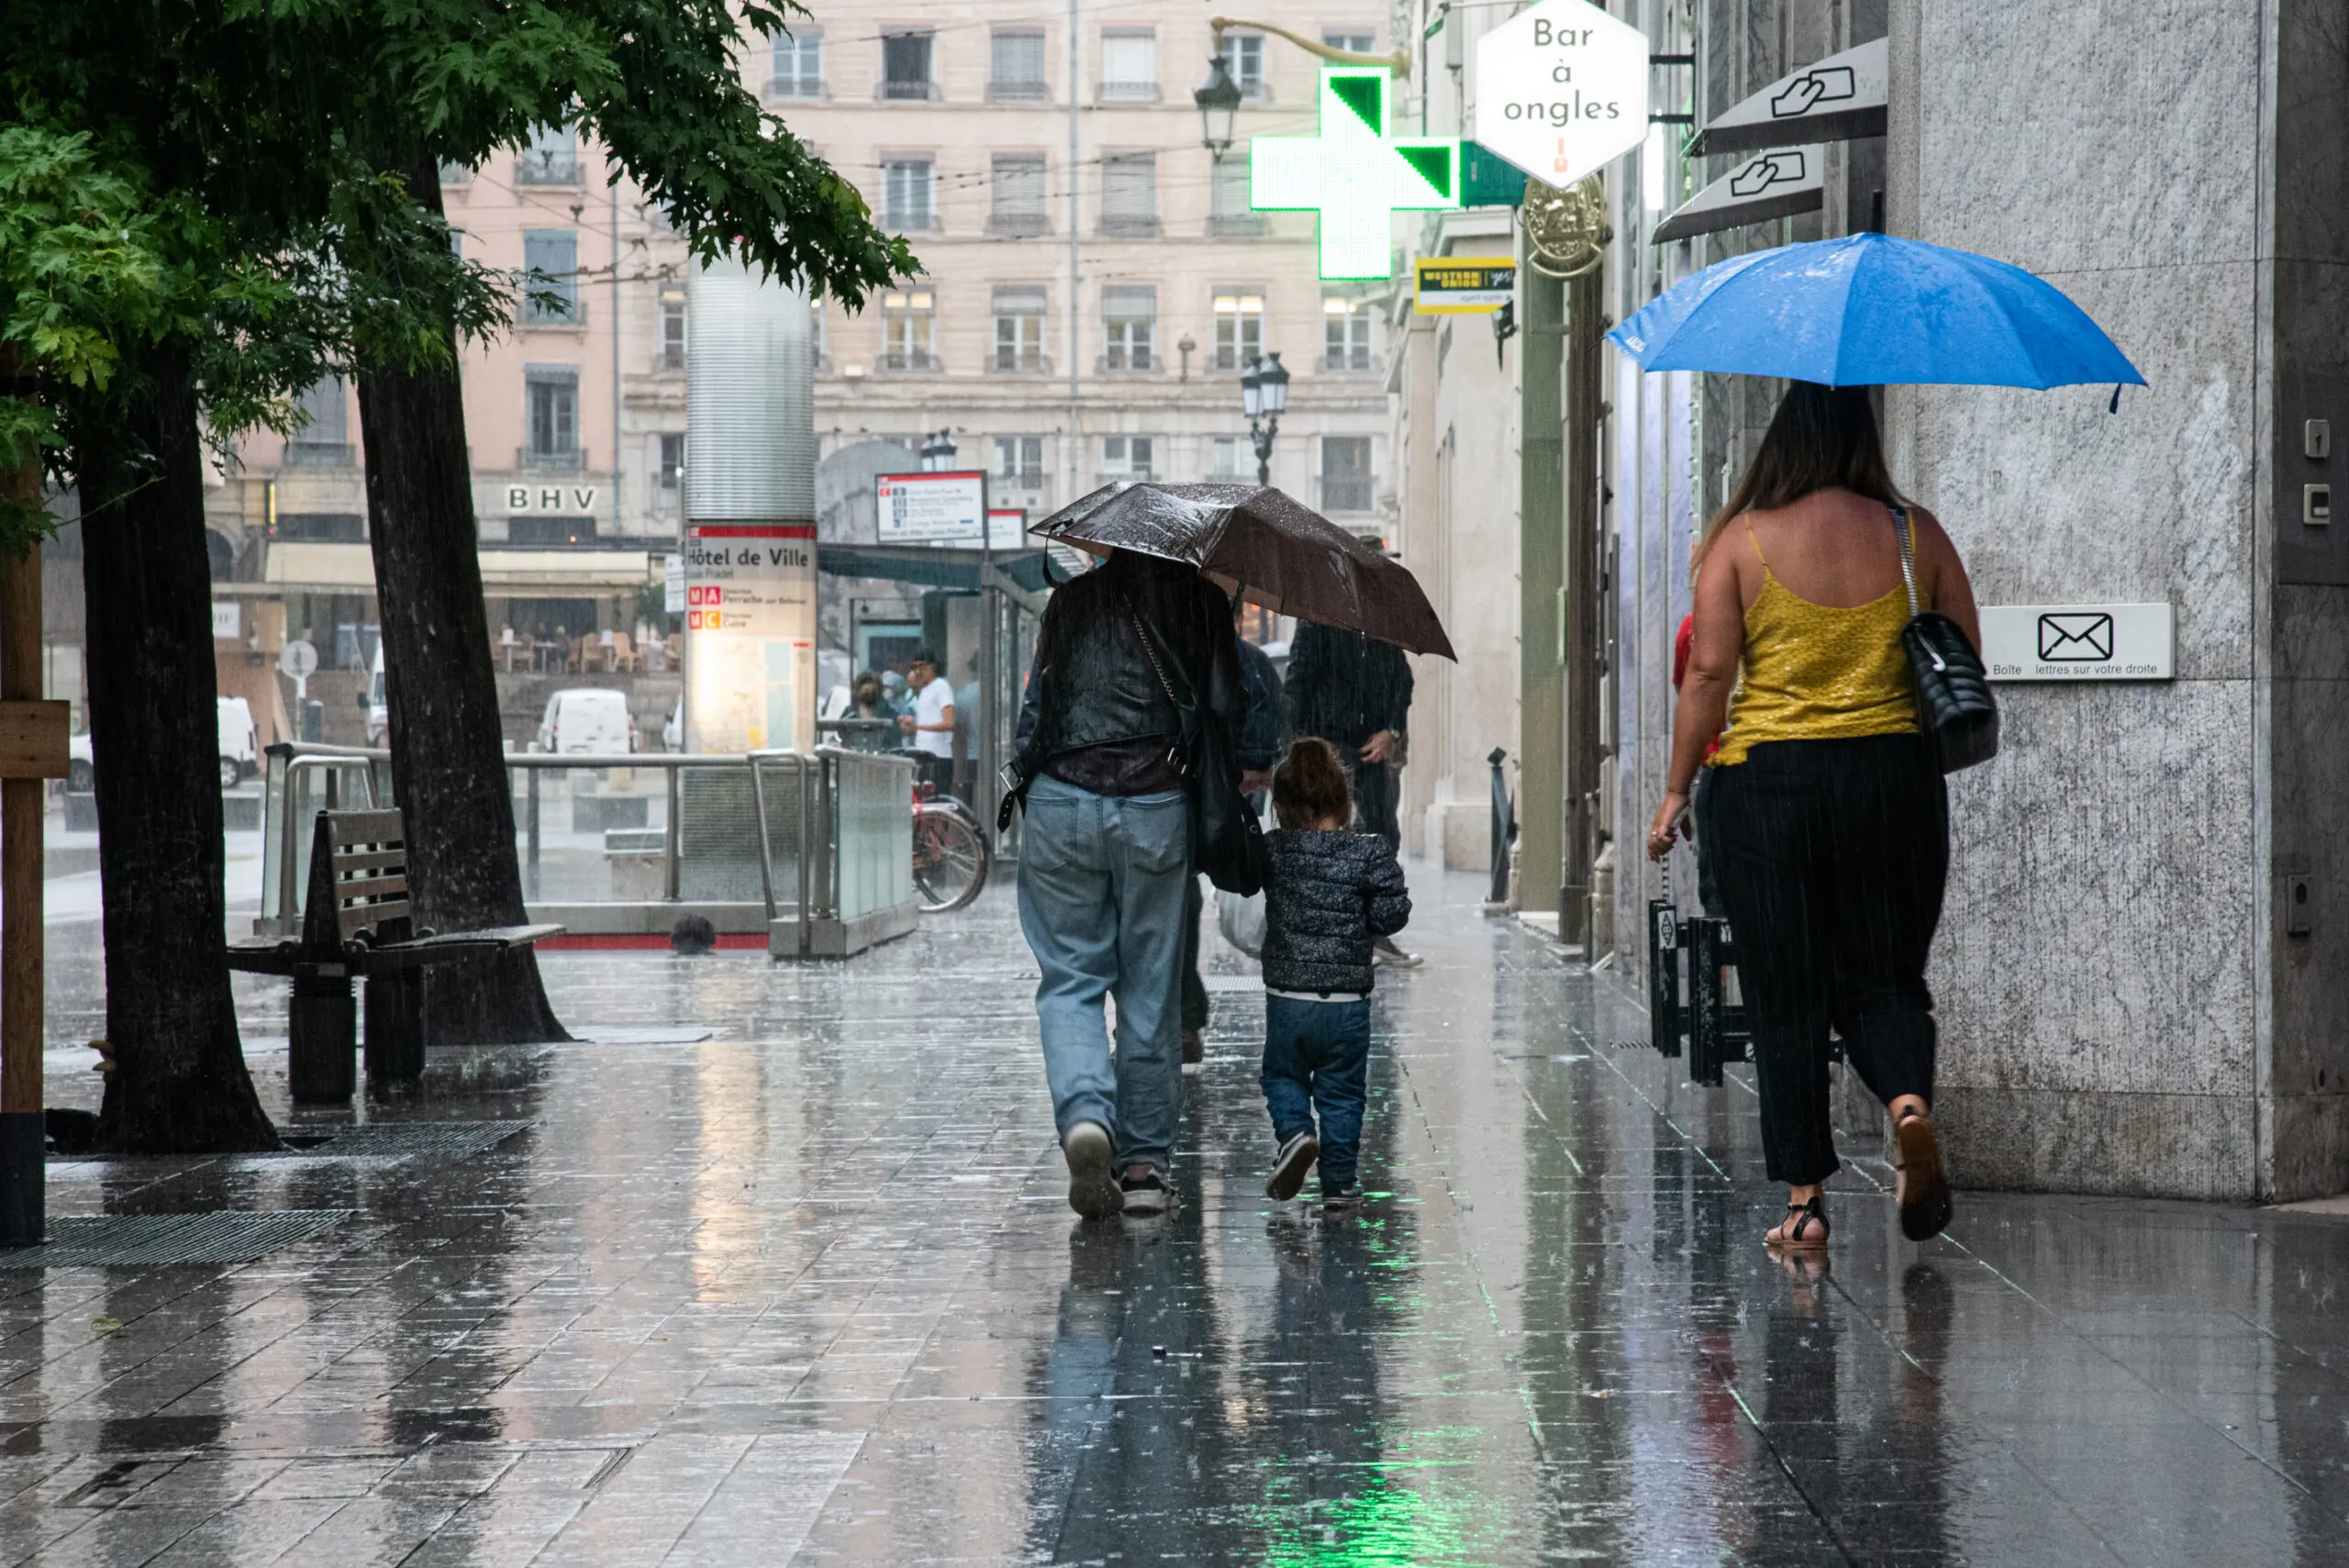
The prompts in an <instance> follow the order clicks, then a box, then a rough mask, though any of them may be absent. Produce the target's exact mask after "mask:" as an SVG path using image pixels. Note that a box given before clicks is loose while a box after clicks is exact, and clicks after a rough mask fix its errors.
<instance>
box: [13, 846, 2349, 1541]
mask: <svg viewBox="0 0 2349 1568" xmlns="http://www.w3.org/2000/svg"><path fill="white" fill-rule="evenodd" d="M1413 876H1414V880H1415V883H1416V884H1417V891H1418V896H1419V918H1418V920H1417V922H1416V923H1415V925H1414V927H1413V929H1412V930H1411V931H1410V933H1409V934H1408V939H1407V940H1408V941H1409V942H1410V943H1411V944H1412V945H1413V946H1415V947H1417V948H1419V950H1421V951H1424V952H1426V953H1427V954H1428V955H1429V962H1428V963H1427V965H1426V967H1424V968H1423V969H1420V970H1418V971H1416V972H1411V973H1399V974H1389V975H1388V976H1386V979H1385V980H1384V981H1383V983H1382V995H1381V998H1380V1000H1379V1002H1378V1004H1377V1009H1376V1013H1375V1029H1376V1034H1377V1045H1376V1051H1375V1056H1374V1059H1373V1068H1372V1080H1371V1082H1372V1096H1373V1101H1372V1115H1371V1119H1370V1127H1369V1132H1368V1135H1367V1140H1366V1150H1365V1160H1364V1167H1365V1169H1364V1176H1365V1183H1366V1185H1367V1186H1368V1187H1369V1188H1370V1191H1371V1194H1372V1195H1371V1197H1370V1200H1369V1201H1368V1203H1367V1204H1366V1205H1365V1207H1364V1208H1363V1210H1362V1211H1361V1213H1360V1214H1359V1216H1358V1217H1355V1218H1348V1219H1343V1220H1338V1221H1333V1222H1325V1221H1324V1220H1323V1219H1322V1218H1321V1217H1320V1216H1319V1212H1318V1211H1316V1210H1312V1209H1308V1208H1306V1207H1302V1206H1297V1205H1292V1206H1288V1207H1286V1208H1282V1207H1276V1206H1275V1205H1274V1204H1272V1203H1270V1202H1268V1201H1267V1200H1266V1199H1264V1197H1263V1196H1262V1195H1261V1193H1262V1183H1263V1173H1264V1164H1265V1162H1266V1158H1267V1156H1268V1155H1269V1153H1270V1137H1269V1132H1268V1129H1267V1128H1266V1126H1265V1125H1264V1116H1263V1112H1262V1109H1261V1106H1260V1103H1259V1099H1258V1095H1257V1090H1256V1087H1255V1070H1254V1060H1253V1059H1254V1052H1255V1041H1256V1040H1257V1035H1258V1030H1259V1029H1261V1027H1262V1020H1263V1002H1262V999H1261V995H1259V994H1256V993H1253V992H1252V990H1251V986H1252V981H1250V980H1249V979H1248V977H1247V976H1246V974H1245V973H1244V970H1245V968H1246V965H1245V962H1244V961H1241V960H1240V959H1238V958H1237V956H1236V955H1234V954H1231V953H1230V952H1228V951H1221V952H1219V953H1218V954H1217V956H1216V957H1215V958H1214V959H1213V961H1212V964H1213V967H1214V969H1215V970H1216V971H1218V973H1217V974H1216V976H1215V977H1214V979H1213V980H1212V982H1211V984H1213V986H1214V1000H1215V1005H1216V1009H1217V1013H1216V1019H1215V1023H1214V1026H1213V1031H1212V1037H1211V1041H1210V1046H1209V1055H1208V1062H1207V1068H1206V1072H1205V1073H1204V1074H1203V1075H1202V1076H1201V1077H1200V1078H1199V1079H1197V1080H1196V1081H1195V1082H1194V1083H1193V1084H1191V1086H1190V1089H1189V1092H1188V1110H1187V1114H1186V1124H1185V1134H1184V1147H1183V1153H1182V1154H1181V1157H1180V1158H1179V1160H1178V1162H1177V1163H1178V1170H1177V1173H1176V1183H1175V1184H1176V1186H1177V1188H1178V1191H1179V1194H1180V1198H1181V1204H1180V1208H1179V1210H1178V1212H1177V1213H1176V1214H1175V1216H1174V1217H1173V1218H1169V1219H1166V1220H1163V1221H1152V1222H1141V1221H1119V1222H1114V1223H1110V1224H1107V1225H1086V1224H1084V1223H1082V1222H1080V1221H1078V1220H1077V1219H1076V1218H1075V1217H1074V1215H1072V1214H1071V1213H1070V1212H1069V1210H1068V1208H1067V1207H1066V1205H1065V1202H1064V1197H1063V1177H1062V1173H1061V1168H1060V1164H1059V1162H1058V1159H1057V1155H1056V1151H1055V1150H1054V1148H1053V1146H1052V1137H1051V1120H1050V1116H1049V1112H1048V1109H1047V1106H1046V1105H1045V1102H1044V1097H1043V1093H1042V1073H1041V1068H1040V1066H1039V1063H1038V1061H1037V1054H1036V1048H1035V1044H1034V1035H1035V1029H1034V1021H1033V1018H1032V1015H1031V1014H1030V1010H1029V1001H1028V997H1029V987H1030V984H1031V973H1032V972H1031V971H1030V966H1029V964H1028V961H1027V956H1026V952H1025V950H1024V948H1023V947H1022V946H1021V944H1020V941H1019V935H1018V930H1017V927H1016V925H1015V923H1014V920H1013V918H1012V911H1011V906H1010V903H1009V899H1008V895H1005V894H1003V893H1001V892H998V893H995V894H991V895H989V896H988V897H987V898H986V899H985V900H984V901H983V902H982V903H981V904H980V905H979V906H976V907H975V908H974V909H973V910H972V911H969V912H968V913H966V914H964V915H963V916H959V917H952V918H950V919H948V920H945V921H941V922H938V923H934V924H932V925H930V926H929V927H927V928H926V929H924V930H923V931H922V932H920V933H919V934H918V935H917V936H915V937H913V938H911V939H908V940H905V941H902V942H899V943H896V944H894V945H892V946H890V947H888V948H886V949H885V950H882V951H876V952H874V953H871V954H868V955H865V956H864V957H862V958H860V959H858V960H856V961H854V962H850V963H847V964H832V965H817V966H810V967H793V966H778V965H770V964H769V963H768V962H766V961H765V960H764V959H763V958H761V957H757V956H750V955H738V954H721V955H718V956H717V957H712V958H704V959H699V960H680V959H674V958H671V957H669V956H667V955H665V954H663V955H654V954H644V955H637V954H609V953H592V954H584V953H570V954H554V955H550V956H549V957H548V959H547V961H546V964H545V967H546V973H547V975H548V978H549V982H550V988H551V992H552V994H553V995H554V998H555V1001H556V1004H557V1006H558V1008H559V1010H560V1011H561V1012H562V1014H563V1016H564V1017H565V1018H567V1019H569V1020H571V1021H572V1022H573V1025H574V1026H576V1027H578V1028H579V1029H581V1030H582V1032H584V1033H589V1034H592V1035H593V1036H594V1039H593V1040H590V1041H588V1042H583V1043H580V1044H576V1045H570V1046H563V1047H559V1048H539V1049H534V1050H530V1051H506V1052H466V1051H454V1050H452V1051H441V1052H438V1053H437V1054H436V1059H435V1062H434V1067H433V1076H432V1089H431V1092H430V1094H429V1095H427V1096H426V1097H424V1098H422V1099H419V1100H417V1101H413V1102H408V1103H404V1104H399V1105H393V1106H373V1107H366V1106H362V1107H361V1108H360V1110H359V1112H358V1114H359V1115H360V1116H361V1117H362V1118H365V1119H367V1120H370V1121H372V1122H385V1123H390V1122H401V1121H412V1120H436V1121H444V1122H465V1123H474V1124H480V1123H491V1122H503V1123H514V1122H522V1123H527V1124H528V1126H527V1127H526V1128H524V1129H520V1130H518V1131H517V1130H514V1129H510V1128H508V1129H496V1128H492V1129H481V1128H479V1127H474V1128H472V1129H445V1130H446V1131H448V1132H449V1133H450V1134H451V1138H452V1141H451V1143H450V1144H448V1145H445V1146H444V1147H443V1148H442V1149H441V1150H440V1151H432V1150H429V1149H423V1150H420V1151H419V1150H418V1149H417V1146H415V1145H410V1144H403V1143H401V1142H400V1141H399V1140H398V1136H395V1135H389V1134H386V1135H383V1136H381V1137H379V1138H378V1139H377V1140H376V1141H374V1142H372V1143H371V1142H365V1141H362V1142H354V1143H346V1144H345V1145H344V1146H343V1149H344V1151H343V1152H341V1153H337V1152H336V1151H335V1149H334V1146H333V1145H330V1144H329V1145H321V1146H320V1148H319V1149H318V1150H317V1151H316V1152H313V1153H309V1154H300V1155H290V1156H284V1157H275V1158H247V1159H236V1160H226V1159H223V1160H208V1161H206V1160H189V1161H161V1162H95V1161H81V1162H65V1161H58V1162H52V1164H51V1167H50V1183H51V1185H50V1211H51V1213H52V1214H54V1215H60V1216H76V1215H100V1214H161V1213H173V1212H186V1211H196V1210H207V1209H217V1208H231V1209H237V1210H246V1211H272V1212H274V1211H290V1210H301V1211H328V1212H330V1213H331V1212H334V1211H342V1212H343V1215H344V1217H343V1218H340V1220H339V1221H337V1222H333V1223H328V1224H327V1225H326V1228H325V1229H322V1230H320V1231H318V1232H317V1234H314V1235H311V1236H309V1237H308V1238H307V1239H306V1240H298V1241H296V1242H295V1244H294V1245H292V1246H291V1247H289V1248H286V1249H285V1250H283V1251H277V1252H274V1253H272V1254H270V1255H268V1256H266V1257H265V1258H263V1259H262V1261H260V1262H250V1263H242V1264H208V1265H199V1266H173V1267H156V1266H144V1267H128V1266H126V1267H109V1268H97V1267H63V1266H59V1267H50V1268H45V1269H24V1268H18V1269H0V1560H5V1561H6V1562H39V1563H43V1564H56V1565H64V1564H77V1563H90V1564H100V1563H104V1564H135V1563H150V1562H151V1563H158V1564H163V1563H169V1564H196V1563H217V1564H236V1565H239V1568H244V1565H248V1564H261V1563H267V1562H277V1561H281V1560H282V1561H284V1562H303V1563H318V1564H326V1565H328V1568H358V1565H362V1564H375V1563H386V1564H388V1563H405V1564H410V1565H423V1564H458V1563H478V1564H501V1565H503V1564H516V1565H518V1564H524V1563H535V1564H544V1565H550V1568H551V1565H556V1564H574V1563H599V1564H601V1563H610V1564H662V1563H666V1564H715V1563H729V1564H730V1563H742V1564H751V1563H756V1564H782V1563H787V1562H790V1563H807V1564H814V1563H829V1562H855V1563H867V1562H870V1563H936V1562H957V1563H960V1562H970V1563H1031V1562H1032V1563H1045V1562H1091V1563H1111V1562H1124V1563H1141V1562H1180V1563H1283V1564H1302V1563H1308V1562H1330V1563H1373V1564H1377V1563H1396V1564H1400V1563H1534V1562H1626V1563H1672V1562H1751V1563H1768V1564H1779V1563H1785V1564H1806V1563H1847V1562H1868V1563H1877V1562H1881V1563H1899V1562H1915V1563H1956V1562H1980V1563H2001V1564H2004V1563H2065V1564H2071V1563H2099V1562H2116V1563H2156V1562H2176V1563H2208V1562H2225V1563H2228V1564H2230V1565H2231V1568H2233V1565H2244V1564H2264V1563H2287V1562H2310V1563H2317V1562H2343V1561H2349V1523H2345V1522H2344V1515H2349V1471H2344V1467H2343V1454H2344V1451H2349V1372H2344V1369H2343V1357H2342V1354H2341V1351H2340V1346H2341V1344H2342V1341H2343V1333H2342V1317H2343V1312H2344V1311H2349V1229H2344V1228H2343V1227H2344V1226H2349V1221H2343V1220H2337V1219H2331V1218H2322V1217H2312V1216H2306V1215H2296V1214H2277V1213H2259V1212H2254V1211H2248V1210H2242V1209H2227V1208H2215V1207H2195V1206H2188V1205H2173V1204H2156V1203H2129V1202H2117V1201H2083V1200H2074V1199H2062V1198H2043V1197H2026V1196H1998V1195H1962V1196H1961V1202H1960V1207H1959V1213H1958V1218H1957V1222H1956V1224H1955V1225H1954V1227H1953V1228H1952V1229H1951V1231H1950V1233H1949V1235H1948V1236H1947V1237H1945V1238H1943V1239H1942V1240H1937V1241H1935V1242H1932V1243H1931V1244H1929V1245H1926V1246H1923V1247H1914V1246H1910V1245H1909V1244H1907V1243H1906V1242H1903V1241H1901V1240H1899V1239H1898V1230H1897V1228H1896V1227H1895V1225H1894V1223H1893V1220H1892V1216H1891V1212H1890V1205H1889V1202H1888V1198H1887V1189H1888V1185H1889V1180H1888V1178H1889V1173H1888V1172H1887V1170H1886V1168H1885V1166H1884V1164H1883V1163H1882V1161H1881V1158H1880V1151H1878V1150H1877V1149H1876V1148H1875V1147H1874V1146H1873V1145H1871V1144H1867V1143H1864V1142H1860V1141H1858V1140H1853V1141H1851V1142H1850V1143H1849V1144H1848V1145H1847V1147H1848V1148H1850V1149H1851V1150H1852V1151H1854V1154H1855V1155H1856V1157H1855V1158H1854V1160H1853V1161H1852V1163H1851V1165H1850V1167H1849V1168H1848V1169H1847V1170H1846V1171H1845V1172H1844V1173H1842V1175H1840V1176H1839V1177H1838V1178H1837V1179H1836V1182H1835V1184H1834V1186H1833V1192H1832V1195H1831V1212H1832V1215H1833V1217H1834V1220H1835V1224H1836V1231H1835V1249H1834V1252H1833V1254H1832V1260H1831V1262H1830V1263H1828V1264H1826V1265H1824V1266H1814V1267H1810V1268H1806V1267H1802V1266H1798V1265H1797V1266H1787V1265H1782V1264H1780V1263H1779V1262H1774V1261H1772V1259H1771V1258H1769V1257H1768V1256H1767V1255H1765V1252H1764V1251H1763V1249H1762V1247H1761V1246H1760V1244H1759V1237H1760V1234H1761V1232H1762V1230H1763V1229H1764V1228H1765V1225H1767V1224H1768V1223H1769V1222H1770V1220H1771V1218H1773V1217H1774V1216H1773V1214H1772V1209H1773V1206H1774V1201H1775V1200H1776V1195H1775V1194H1773V1193H1772V1192H1770V1191H1769V1190H1768V1189H1766V1188H1765V1185H1764V1184H1763V1183H1762V1180H1761V1173H1760V1158H1759V1152H1758V1150H1757V1147H1756V1141H1755V1130H1754V1117H1753V1096H1752V1095H1751V1092H1750V1090H1749V1089H1748V1088H1747V1087H1745V1086H1744V1085H1743V1084H1741V1083H1739V1082H1737V1081H1735V1078H1736V1073H1734V1072H1733V1073H1732V1079H1733V1081H1732V1083H1731V1085H1730V1086H1729V1087H1727V1088H1724V1089H1720V1090H1698V1089H1692V1088H1690V1087H1688V1086H1687V1085H1686V1084H1682V1083H1680V1082H1679V1081H1678V1080H1677V1079H1676V1077H1675V1074H1674V1073H1673V1072H1672V1071H1670V1067H1671V1065H1672V1064H1670V1063H1666V1062H1663V1061H1661V1060H1660V1059H1658V1058H1656V1057H1654V1056H1653V1055H1651V1054H1650V1053H1648V1052H1647V1051H1644V1050H1639V1049H1631V1048H1627V1047H1625V1046H1624V1045H1622V1044H1621V1043H1620V1042H1624V1041H1629V1040H1637V1039H1640V1038H1642V1036H1643V1033H1644V1019H1643V1018H1642V1015H1641V1014H1640V1012H1639V1010H1638V1008H1637V1006H1636V1005H1635V1003H1634V1001H1633V999H1632V998H1631V996H1630V995H1629V994H1628V993H1627V992H1626V991H1625V990H1624V989H1623V987H1622V986H1621V985H1620V983H1619V982H1618V981H1616V980H1615V979H1614V977H1612V976H1610V975H1607V974H1600V975H1598V976H1592V975H1589V974H1586V973H1582V972H1581V971H1579V970H1578V969H1574V968H1570V967H1569V966H1568V965H1567V964H1565V963H1564V962H1563V961H1562V959H1561V958H1560V957H1559V956H1558V954H1557V951H1556V950H1555V949H1553V948H1551V947H1549V946H1547V945H1546V944H1545V943H1544V941H1543V940H1542V939H1541V938H1540V937H1538V936H1536V935H1534V934H1532V933H1530V932H1528V931H1526V930H1525V929H1523V928H1521V927H1519V926H1516V925H1514V924H1513V923H1510V922H1506V921H1497V920H1487V919H1485V918H1482V917H1480V916H1479V914H1478V911H1477V907H1476V903H1475V900H1476V898H1477V896H1478V891H1479V890H1478V888H1477V887H1476V886H1475V885H1474V884H1472V883H1471V882H1470V881H1468V880H1467V879H1460V878H1453V879H1446V878H1443V877H1442V876H1440V875H1438V874H1437V873H1432V872H1430V871H1428V870H1426V869H1424V868H1414V872H1413ZM52 936H53V937H55V938H59V939H60V944H59V945H60V946H61V947H64V946H66V945H67V944H66V942H65V940H63V933H61V932H54V931H53V932H52ZM1208 945H1209V948H1210V950H1211V951H1214V950H1217V949H1218V948H1219V943H1218V942H1217V941H1216V940H1215V939H1214V938H1213V937H1212V936H1210V938H1209V942H1208ZM244 995H245V1001H246V1004H247V1008H248V1013H249V1018H250V1025H251V1027H252V1030H253V1035H254V1041H255V1048H256V1051H257V1054H256V1057H255V1066H256V1071H257V1073H259V1075H260V1077H261V1080H262V1084H263V1088H264V1093H265V1094H267V1095H272V1096H273V1108H276V1109H278V1110H279V1111H281V1112H283V1110H284V1065H283V1056H282V1050H281V1051H280V1052H279V1053H277V1054H273V1053H272V1048H271V1042H270V1040H269V1039H268V1037H269V1036H270V1035H272V1034H282V1031H283V1027H284V1026H283V1022H282V1020H283V1011H282V1004H281V1003H280V1001H279V1000H278V998H277V997H276V996H275V995H273V994H272V993H271V992H270V991H268V990H267V989H266V988H265V987H264V988H256V989H253V990H250V991H249V992H247V993H245V994H244ZM704 1031H707V1032H708V1038H707V1039H701V1038H697V1037H698V1036H700V1035H701V1034H702V1033H703V1032H704ZM86 1060H87V1058H86V1054H82V1055H81V1056H80V1057H79V1060H78V1061H77V1060H76V1053H74V1052H71V1051H65V1050H62V1049H59V1050H54V1051H52V1066H53V1069H54V1071H53V1073H52V1076H51V1094H52V1097H53V1099H55V1100H59V1101H74V1100H78V1101H80V1102H81V1103H87V1102H88V1101H89V1100H90V1098H91V1097H92V1095H93V1094H94V1092H95V1080H93V1079H91V1078H89V1077H88V1075H87V1074H86V1073H83V1072H81V1071H80V1067H81V1066H82V1065H83V1064H85V1063H86ZM334 1119H335V1118H318V1117H316V1116H304V1117H301V1118H288V1125H289V1128H290V1129H295V1130H300V1131H304V1132H306V1133H307V1134H310V1135H313V1136H315V1135H317V1134H319V1133H323V1132H331V1131H333V1130H334V1129H333V1128H332V1127H331V1126H326V1125H320V1124H322V1123H330V1122H332V1121H333V1120H334ZM346 1119H347V1118H346ZM509 1134H510V1135H509ZM452 1149H453V1150H454V1152H451V1150H452ZM403 1150H406V1151H407V1152H405V1153H404V1152H402V1151H403ZM1954 1162H1955V1163H1956V1165H1957V1169H1958V1170H1959V1172H1960V1173H1961V1175H1962V1173H1963V1170H1964V1164H1963V1162H1964V1151H1963V1150H1959V1151H1954ZM1308 1190H1309V1189H1308Z"/></svg>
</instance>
